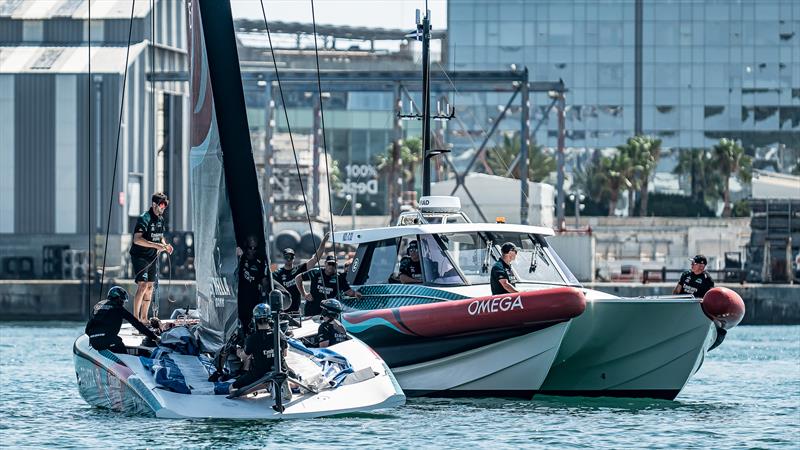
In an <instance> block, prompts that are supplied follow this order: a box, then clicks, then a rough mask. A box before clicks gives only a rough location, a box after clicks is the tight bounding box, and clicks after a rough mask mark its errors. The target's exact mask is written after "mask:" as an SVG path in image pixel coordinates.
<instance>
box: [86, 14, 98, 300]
mask: <svg viewBox="0 0 800 450" xmlns="http://www.w3.org/2000/svg"><path fill="white" fill-rule="evenodd" d="M87 3H88V6H89V19H88V23H87V24H86V29H87V37H88V39H89V45H88V48H87V55H86V56H87V58H88V60H89V75H88V78H87V79H86V98H87V100H88V103H89V116H88V120H87V122H88V127H86V128H87V129H88V133H87V135H86V142H87V143H88V145H87V149H86V154H87V158H86V159H87V162H88V166H89V172H88V174H87V175H88V176H87V177H86V178H87V179H88V180H89V181H88V182H87V183H86V187H87V189H86V190H87V193H88V194H89V203H88V205H89V214H88V220H87V221H86V222H87V223H86V225H87V226H88V229H87V233H86V234H87V236H88V237H89V247H88V248H89V256H90V258H89V261H88V262H89V265H88V267H89V270H87V271H86V281H87V284H88V285H89V288H88V289H89V292H88V293H87V294H86V298H87V299H88V301H89V302H91V299H92V270H91V267H92V266H93V265H94V266H96V265H97V264H96V263H95V262H93V261H92V259H93V258H91V256H92V254H93V253H94V251H93V250H95V248H94V235H93V232H92V230H93V229H94V228H93V226H92V222H93V221H94V220H93V219H94V217H93V216H94V215H93V214H92V157H91V154H92V148H91V147H92V2H91V1H90V2H87ZM100 295H103V292H102V290H101V292H100ZM81 301H83V298H81ZM87 306H88V305H87ZM87 313H88V310H87Z"/></svg>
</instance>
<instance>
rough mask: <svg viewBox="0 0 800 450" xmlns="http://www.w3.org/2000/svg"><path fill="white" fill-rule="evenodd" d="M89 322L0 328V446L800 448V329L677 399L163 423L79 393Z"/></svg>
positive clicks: (709, 368)
mask: <svg viewBox="0 0 800 450" xmlns="http://www.w3.org/2000/svg"><path fill="white" fill-rule="evenodd" d="M82 331H83V324H81V323H76V322H69V323H65V322H58V323H2V324H0V447H7V448H56V447H58V448H231V447H244V448H266V447H269V448H275V447H278V446H281V447H288V448H303V447H322V446H325V447H327V448H356V447H362V446H363V447H367V448H378V447H387V448H441V447H452V448H456V447H464V446H467V445H469V446H477V447H484V448H497V447H503V448H519V447H547V448H565V447H579V448H598V447H604V448H642V447H649V448H652V447H680V448H687V447H690V448H691V447H704V448H732V447H736V448H798V447H800V327H798V326H741V327H737V328H735V329H733V330H732V331H731V332H730V333H729V334H728V336H727V338H726V340H725V343H724V344H723V345H722V346H721V347H720V348H718V349H716V350H714V351H712V352H711V353H709V354H708V355H707V358H706V360H705V363H704V364H703V367H702V368H701V369H700V371H699V372H698V373H697V374H695V376H694V377H693V378H692V379H691V380H690V381H689V383H688V385H687V386H686V388H685V389H684V390H683V392H682V393H681V394H680V395H679V396H678V398H677V399H676V400H675V401H661V400H642V399H638V400H636V399H612V398H561V397H541V396H537V397H535V398H534V399H533V400H530V401H521V400H511V399H500V398H494V399H429V398H423V399H414V398H412V399H409V400H408V403H407V404H406V405H405V406H403V407H400V408H396V409H392V410H386V411H383V412H381V413H379V414H356V415H350V416H345V417H336V418H326V419H313V420H298V421H281V422H250V421H248V422H236V421H218V420H217V421H209V420H198V421H188V420H161V419H154V418H149V417H137V416H126V415H123V414H120V413H116V412H112V411H106V410H102V409H97V408H93V407H91V406H89V405H87V404H86V403H85V402H84V401H83V399H82V398H81V397H80V395H79V394H78V390H77V387H76V383H75V370H74V368H73V363H72V343H73V342H74V340H75V338H76V337H77V336H78V335H79V334H81V333H82Z"/></svg>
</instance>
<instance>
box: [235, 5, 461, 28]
mask: <svg viewBox="0 0 800 450" xmlns="http://www.w3.org/2000/svg"><path fill="white" fill-rule="evenodd" d="M263 1H264V8H265V9H266V12H267V19H268V20H270V21H272V20H277V21H284V22H305V23H311V0H263ZM231 8H232V11H233V16H234V17H236V18H238V17H242V18H248V19H262V15H261V4H260V0H231ZM417 9H420V10H424V9H425V0H314V11H315V15H316V18H317V23H318V24H324V25H349V26H356V27H376V28H397V29H408V30H412V29H413V28H414V23H415V17H416V10H417ZM428 9H430V10H431V17H432V19H433V29H434V30H444V29H445V28H446V27H447V0H428Z"/></svg>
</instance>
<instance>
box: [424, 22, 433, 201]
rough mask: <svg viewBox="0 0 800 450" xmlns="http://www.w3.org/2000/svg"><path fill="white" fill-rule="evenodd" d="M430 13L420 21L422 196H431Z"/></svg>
mask: <svg viewBox="0 0 800 450" xmlns="http://www.w3.org/2000/svg"><path fill="white" fill-rule="evenodd" d="M430 46H431V12H430V10H427V9H426V11H425V17H424V18H423V19H422V196H423V197H426V196H429V195H431V157H432V156H433V155H432V154H431V67H430V66H431V61H430V60H431V54H430Z"/></svg>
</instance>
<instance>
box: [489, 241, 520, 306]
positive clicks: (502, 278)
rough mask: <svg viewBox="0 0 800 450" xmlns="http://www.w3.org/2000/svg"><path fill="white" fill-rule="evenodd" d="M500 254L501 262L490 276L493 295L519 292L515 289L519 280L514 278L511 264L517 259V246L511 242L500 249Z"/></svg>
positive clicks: (495, 265) (494, 267)
mask: <svg viewBox="0 0 800 450" xmlns="http://www.w3.org/2000/svg"><path fill="white" fill-rule="evenodd" d="M500 253H501V257H500V260H499V261H497V262H496V263H494V265H493V266H492V272H491V273H490V276H489V284H490V285H491V287H492V295H500V294H508V293H513V292H519V291H518V290H517V289H516V288H515V287H514V285H515V284H516V282H517V278H516V277H515V276H514V271H512V270H511V262H513V261H514V259H516V257H517V246H516V245H514V244H512V243H511V242H506V243H505V244H503V245H502V246H501V247H500Z"/></svg>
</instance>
